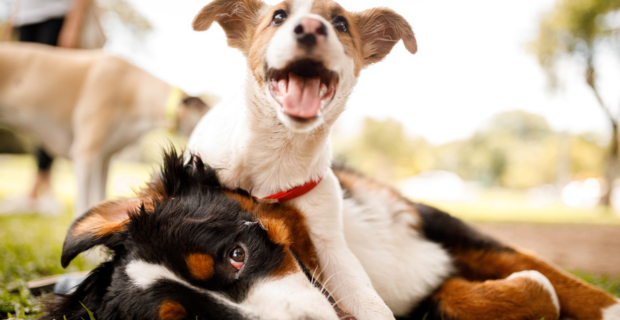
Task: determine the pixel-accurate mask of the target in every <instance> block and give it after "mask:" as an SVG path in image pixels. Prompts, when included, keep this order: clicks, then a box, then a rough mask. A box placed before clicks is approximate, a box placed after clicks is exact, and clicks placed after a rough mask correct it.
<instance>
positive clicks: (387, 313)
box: [350, 299, 395, 320]
mask: <svg viewBox="0 0 620 320" xmlns="http://www.w3.org/2000/svg"><path fill="white" fill-rule="evenodd" d="M350 307H351V311H350V313H351V315H353V316H354V317H355V319H356V320H394V319H395V318H394V314H393V313H392V310H390V308H388V306H387V305H386V304H385V303H383V300H380V299H379V301H368V302H366V303H363V302H360V303H356V304H355V306H350Z"/></svg>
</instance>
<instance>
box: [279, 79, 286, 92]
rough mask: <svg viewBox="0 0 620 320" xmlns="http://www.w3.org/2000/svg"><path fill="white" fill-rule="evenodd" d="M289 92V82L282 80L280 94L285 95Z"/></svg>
mask: <svg viewBox="0 0 620 320" xmlns="http://www.w3.org/2000/svg"><path fill="white" fill-rule="evenodd" d="M287 92H288V81H286V80H285V79H282V80H280V81H278V93H279V94H281V95H284V94H286V93H287Z"/></svg>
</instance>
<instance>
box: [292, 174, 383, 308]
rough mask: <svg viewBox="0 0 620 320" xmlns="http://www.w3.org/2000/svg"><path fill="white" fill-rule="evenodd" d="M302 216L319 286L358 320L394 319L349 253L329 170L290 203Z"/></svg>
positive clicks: (338, 197)
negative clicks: (316, 263)
mask: <svg viewBox="0 0 620 320" xmlns="http://www.w3.org/2000/svg"><path fill="white" fill-rule="evenodd" d="M292 204H293V205H295V206H296V207H297V208H299V209H300V210H301V212H302V213H303V214H304V216H305V217H306V221H307V224H308V229H309V230H310V237H311V238H312V242H313V243H314V246H315V248H316V251H317V256H318V258H319V264H320V266H321V269H322V275H321V279H322V281H323V286H324V287H325V288H326V289H327V290H328V291H329V292H330V293H331V294H332V296H333V297H334V298H335V299H336V301H337V302H338V304H339V305H340V306H341V307H342V308H343V309H346V310H347V311H348V312H349V313H351V314H352V315H353V316H355V317H356V318H357V319H359V320H371V319H394V315H393V313H392V311H391V310H390V309H389V308H388V307H387V305H386V304H385V302H383V300H382V299H381V297H379V295H378V294H377V292H376V291H375V289H374V288H373V286H372V283H371V281H370V277H369V276H368V274H367V273H366V271H365V270H364V268H363V267H362V264H361V263H360V262H359V260H358V259H357V257H356V256H355V255H354V254H353V252H351V250H349V247H348V246H347V244H346V241H345V238H344V230H343V222H342V190H341V188H340V185H339V184H338V180H337V178H336V176H335V175H334V173H333V171H332V170H331V169H330V170H328V172H327V173H326V175H325V177H324V178H323V180H322V181H321V183H319V185H317V187H315V188H314V189H313V190H312V191H310V192H308V193H307V194H305V195H304V196H302V197H299V198H297V199H294V200H292Z"/></svg>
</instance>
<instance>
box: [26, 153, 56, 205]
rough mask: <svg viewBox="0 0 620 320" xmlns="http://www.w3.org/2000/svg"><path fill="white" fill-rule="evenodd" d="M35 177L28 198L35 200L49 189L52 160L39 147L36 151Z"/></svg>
mask: <svg viewBox="0 0 620 320" xmlns="http://www.w3.org/2000/svg"><path fill="white" fill-rule="evenodd" d="M36 158H37V176H36V178H35V180H34V185H33V186H32V189H31V190H30V198H31V199H33V200H34V199H37V198H38V197H39V195H40V194H42V193H45V191H47V190H49V189H51V179H50V176H51V168H52V162H53V161H54V159H53V158H52V157H51V156H50V155H49V154H47V152H45V150H44V149H43V148H41V147H39V148H38V149H37V154H36Z"/></svg>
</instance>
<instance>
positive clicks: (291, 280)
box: [241, 272, 338, 320]
mask: <svg viewBox="0 0 620 320" xmlns="http://www.w3.org/2000/svg"><path fill="white" fill-rule="evenodd" d="M241 305H242V306H245V307H246V308H247V309H248V310H250V311H251V312H252V313H253V314H256V315H258V317H259V318H264V319H270V320H289V319H325V320H337V319H338V316H337V315H336V313H335V312H334V309H333V307H332V306H331V304H330V303H329V302H328V301H327V299H325V296H323V295H322V294H321V293H320V292H319V291H318V290H317V289H316V288H314V287H313V286H312V285H311V284H310V282H309V281H308V278H306V276H305V275H304V274H303V273H301V272H297V273H294V274H292V275H289V276H286V277H283V278H280V279H265V280H262V281H260V282H258V283H256V284H254V285H253V286H252V289H250V292H249V293H248V296H247V297H246V298H245V300H244V301H243V302H242V303H241Z"/></svg>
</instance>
